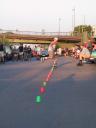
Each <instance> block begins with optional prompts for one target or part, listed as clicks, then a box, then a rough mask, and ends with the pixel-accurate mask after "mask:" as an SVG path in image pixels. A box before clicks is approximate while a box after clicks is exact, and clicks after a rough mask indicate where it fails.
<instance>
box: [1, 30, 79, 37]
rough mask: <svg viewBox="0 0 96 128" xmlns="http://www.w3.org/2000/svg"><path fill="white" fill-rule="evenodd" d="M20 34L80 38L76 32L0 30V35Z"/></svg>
mask: <svg viewBox="0 0 96 128" xmlns="http://www.w3.org/2000/svg"><path fill="white" fill-rule="evenodd" d="M2 33H7V34H8V33H9V34H19V35H20V34H21V35H40V36H44V35H45V36H80V35H78V33H77V32H75V33H73V32H36V31H19V30H2V29H0V34H2Z"/></svg>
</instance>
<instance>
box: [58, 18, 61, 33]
mask: <svg viewBox="0 0 96 128" xmlns="http://www.w3.org/2000/svg"><path fill="white" fill-rule="evenodd" d="M60 22H61V18H59V21H58V25H59V28H58V29H59V30H58V34H59V35H60V27H61V26H60Z"/></svg>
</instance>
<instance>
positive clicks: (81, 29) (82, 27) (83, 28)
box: [73, 25, 92, 36]
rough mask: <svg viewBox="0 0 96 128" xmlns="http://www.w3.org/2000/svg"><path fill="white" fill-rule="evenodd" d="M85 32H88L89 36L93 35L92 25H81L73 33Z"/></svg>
mask: <svg viewBox="0 0 96 128" xmlns="http://www.w3.org/2000/svg"><path fill="white" fill-rule="evenodd" d="M83 32H87V33H88V35H89V36H91V35H92V27H91V26H90V25H79V26H76V27H75V28H74V32H73V34H74V35H76V34H78V35H81V34H82V33H83Z"/></svg>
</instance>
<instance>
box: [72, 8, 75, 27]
mask: <svg viewBox="0 0 96 128" xmlns="http://www.w3.org/2000/svg"><path fill="white" fill-rule="evenodd" d="M72 11H73V28H75V8H73V9H72Z"/></svg>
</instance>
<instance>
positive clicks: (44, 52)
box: [40, 50, 49, 57]
mask: <svg viewBox="0 0 96 128" xmlns="http://www.w3.org/2000/svg"><path fill="white" fill-rule="evenodd" d="M40 56H42V57H48V56H49V54H48V50H44V51H42V52H41V55H40Z"/></svg>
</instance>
